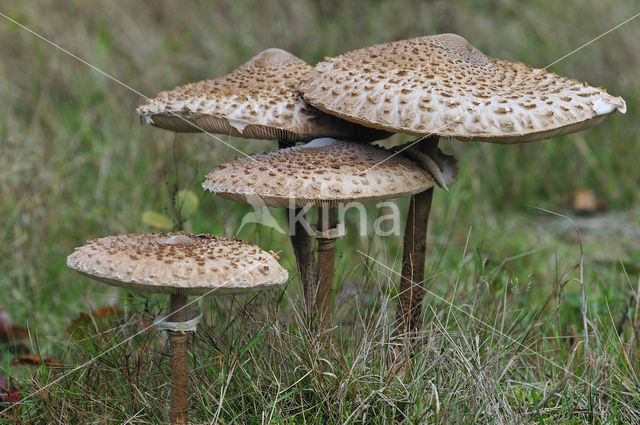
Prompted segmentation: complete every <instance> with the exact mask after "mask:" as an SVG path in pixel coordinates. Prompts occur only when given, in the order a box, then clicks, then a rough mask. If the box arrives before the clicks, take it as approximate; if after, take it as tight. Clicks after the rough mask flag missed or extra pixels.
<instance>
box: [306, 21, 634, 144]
mask: <svg viewBox="0 0 640 425" xmlns="http://www.w3.org/2000/svg"><path fill="white" fill-rule="evenodd" d="M300 89H301V90H302V91H303V93H304V99H305V100H306V101H307V102H309V103H310V104H311V105H313V106H315V107H316V108H318V109H320V110H322V111H325V112H327V113H330V114H333V115H336V116H338V117H340V118H343V119H346V120H349V121H353V122H355V123H359V124H362V125H365V126H370V127H373V128H378V129H382V130H386V131H390V132H395V133H406V134H412V135H416V136H425V135H430V134H436V135H439V136H441V137H450V138H456V139H459V140H477V141H484V142H495V143H520V142H529V141H534V140H540V139H545V138H548V137H553V136H559V135H562V134H567V133H571V132H574V131H578V130H581V129H584V128H587V127H590V126H592V125H595V124H597V123H599V122H601V121H602V120H604V119H605V118H606V117H607V116H608V115H609V114H611V113H612V112H614V111H616V110H618V111H620V112H622V113H624V112H625V111H626V105H625V102H624V100H623V99H622V98H620V97H614V96H611V95H609V94H608V93H607V92H606V91H605V90H604V89H601V88H595V87H590V86H589V85H587V83H581V82H579V81H576V80H572V79H569V78H565V77H561V76H559V75H556V74H553V73H549V72H547V71H545V70H544V69H534V68H530V67H528V66H526V65H524V64H522V63H519V62H518V63H512V62H508V61H504V60H500V59H494V58H490V57H488V56H486V55H484V54H483V53H482V52H481V51H479V50H478V49H476V48H475V47H473V46H472V45H471V44H469V42H467V40H465V39H464V38H462V37H460V36H459V35H456V34H440V35H432V36H425V37H419V38H414V39H411V40H403V41H395V42H391V43H385V44H378V45H375V46H371V47H365V48H363V49H359V50H354V51H352V52H349V53H345V54H343V55H342V56H339V57H336V58H327V59H326V61H324V62H320V63H319V64H318V65H316V67H315V69H314V70H313V71H312V72H309V73H308V74H307V75H306V76H305V78H304V81H303V82H302V84H301V85H300Z"/></svg>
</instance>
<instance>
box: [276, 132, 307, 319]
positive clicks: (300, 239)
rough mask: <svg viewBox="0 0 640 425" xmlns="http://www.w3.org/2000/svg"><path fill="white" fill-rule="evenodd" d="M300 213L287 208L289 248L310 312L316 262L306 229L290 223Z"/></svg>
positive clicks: (284, 145)
mask: <svg viewBox="0 0 640 425" xmlns="http://www.w3.org/2000/svg"><path fill="white" fill-rule="evenodd" d="M288 147H291V144H289V143H287V142H284V141H281V140H279V141H278V149H284V148H288ZM301 211H302V209H300V208H296V209H290V208H287V222H288V223H289V236H290V238H291V246H292V247H293V253H294V254H295V256H296V265H297V267H298V274H299V275H300V282H301V283H302V292H303V295H304V302H305V307H306V309H307V311H310V309H311V307H312V306H313V305H314V304H315V293H316V292H315V287H316V285H315V279H316V277H315V274H316V262H315V258H313V244H312V240H311V236H309V234H308V233H307V229H305V226H304V223H303V222H302V221H299V220H296V221H295V223H293V226H292V223H291V222H292V221H293V220H294V219H295V217H298V215H299V214H300V213H301ZM302 218H303V219H304V218H305V216H304V215H302ZM292 227H293V228H292ZM292 231H293V232H292Z"/></svg>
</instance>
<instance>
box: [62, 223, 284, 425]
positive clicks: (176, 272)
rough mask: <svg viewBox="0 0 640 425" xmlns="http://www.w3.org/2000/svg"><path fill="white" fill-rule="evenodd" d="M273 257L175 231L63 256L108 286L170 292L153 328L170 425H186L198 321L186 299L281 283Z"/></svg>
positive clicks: (115, 240) (109, 240) (112, 240)
mask: <svg viewBox="0 0 640 425" xmlns="http://www.w3.org/2000/svg"><path fill="white" fill-rule="evenodd" d="M277 259H278V257H277V255H275V254H274V253H272V252H269V253H267V252H265V251H263V250H262V249H260V248H259V247H257V246H255V245H250V244H247V243H245V242H242V241H240V240H237V239H224V238H221V237H218V236H212V235H206V234H200V235H192V234H188V233H183V232H179V233H151V234H133V235H122V236H108V237H105V238H101V239H95V240H92V241H89V242H87V244H86V245H84V246H82V247H79V248H76V250H75V252H74V253H73V254H71V255H69V257H67V266H68V267H69V268H71V269H73V270H75V271H77V272H79V273H82V274H84V275H86V276H88V277H90V278H92V279H95V280H99V281H101V282H104V283H107V284H110V285H116V286H121V287H125V288H127V289H130V290H134V291H139V292H156V293H169V294H171V301H170V312H169V315H168V316H166V317H162V318H160V320H158V321H157V322H156V325H157V326H158V327H160V328H161V329H165V330H167V331H168V332H169V335H170V344H171V409H170V419H171V423H172V424H186V423H187V407H188V402H187V401H188V400H187V396H188V388H189V380H188V371H187V369H188V366H187V336H188V333H190V332H193V331H195V329H196V326H197V323H198V321H199V319H200V317H201V314H196V315H195V316H194V317H188V316H187V309H186V307H187V305H188V304H187V296H188V295H201V296H205V295H222V294H236V293H243V292H249V291H258V290H261V289H266V288H269V287H273V286H276V285H280V284H282V283H284V282H285V281H286V280H287V278H288V275H287V271H286V270H285V269H284V268H282V266H280V264H278V262H277V261H276V260H277ZM169 320H170V321H169Z"/></svg>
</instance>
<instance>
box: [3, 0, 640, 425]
mask: <svg viewBox="0 0 640 425" xmlns="http://www.w3.org/2000/svg"><path fill="white" fill-rule="evenodd" d="M528 3H529V4H527V5H526V6H523V5H522V2H515V1H510V0H495V1H484V2H472V1H470V0H468V1H466V0H465V1H459V2H455V3H454V2H446V1H430V2H423V1H420V2H419V1H414V2H411V1H381V0H378V1H364V0H363V1H352V2H338V1H324V2H321V3H318V4H315V2H312V1H310V0H308V1H299V2H295V3H293V2H291V3H290V2H285V1H263V2H259V3H255V2H249V1H244V0H239V1H233V2H223V1H214V2H198V3H189V4H188V5H187V4H185V3H179V2H164V1H159V2H158V1H156V2H136V3H135V4H134V3H131V2H112V1H98V2H62V1H39V2H36V3H30V4H25V3H19V2H8V1H0V12H2V13H4V14H7V15H9V16H10V17H12V18H13V19H16V20H18V21H20V22H21V23H23V24H24V25H26V26H27V27H29V28H31V29H33V30H34V31H36V32H39V33H41V34H42V35H43V36H45V37H47V38H49V39H51V40H52V41H53V42H55V43H58V44H60V45H61V46H62V47H64V48H65V49H68V50H69V51H71V52H73V53H74V54H76V55H78V56H79V57H81V58H83V59H85V60H86V61H87V62H89V63H91V64H93V65H95V66H96V67H98V68H100V69H102V70H104V71H105V72H107V73H109V74H110V75H112V76H113V77H115V78H117V79H119V80H121V81H122V82H124V83H125V84H127V85H128V86H130V87H131V88H133V89H135V90H137V91H139V92H140V93H143V94H145V95H147V96H150V95H153V94H155V93H156V92H157V91H159V90H161V89H166V88H171V87H174V86H175V85H177V84H181V83H184V82H187V81H195V80H199V79H202V78H206V77H214V76H218V75H222V74H224V73H225V72H228V71H230V70H231V69H233V68H234V67H236V66H237V65H239V64H241V63H242V62H244V61H245V60H247V59H248V58H249V57H251V56H252V55H253V54H255V53H256V52H258V51H260V50H262V49H264V48H267V47H281V48H284V49H287V50H289V51H291V52H293V53H295V54H297V55H298V56H300V57H301V58H303V59H305V60H307V61H308V62H310V63H315V62H317V61H318V60H321V59H322V57H323V56H325V55H335V54H339V53H340V52H343V51H347V50H350V49H353V48H358V47H362V46H366V45H370V44H372V43H376V42H382V41H387V40H394V39H401V38H408V37H412V36H419V35H424V34H428V33H437V32H457V33H460V34H462V35H463V36H465V37H466V38H467V39H468V40H469V41H470V42H471V43H472V44H474V45H476V46H477V47H478V48H480V49H481V50H483V51H485V52H487V53H488V54H489V55H491V56H496V57H501V58H505V59H510V60H522V61H524V62H525V63H527V64H530V65H532V66H536V67H544V66H546V65H548V64H550V63H553V62H554V61H556V60H557V59H559V58H561V57H563V56H564V55H566V54H567V53H569V52H571V51H572V50H574V49H575V48H577V47H579V46H581V45H582V44H583V43H586V42H588V41H589V40H591V39H593V38H594V37H596V36H598V35H600V34H602V33H604V32H605V31H607V30H609V29H610V28H612V27H614V26H615V25H617V24H618V23H620V22H622V21H624V20H625V19H627V18H629V17H631V16H633V15H634V14H635V13H638V12H639V11H640V10H637V8H638V5H637V4H636V2H635V1H633V0H620V1H616V2H610V1H606V2H598V1H595V0H587V1H573V0H571V1H566V2H556V1H551V0H541V1H537V2H528ZM638 39H640V20H638V19H636V20H634V21H632V22H629V23H628V24H627V25H625V26H623V27H622V28H620V29H618V30H616V31H614V32H612V33H611V34H608V35H606V36H605V37H603V38H601V39H599V40H597V41H595V42H594V43H592V44H590V45H588V46H586V47H585V48H584V49H582V50H580V51H578V52H576V53H575V54H572V55H571V56H569V57H567V58H566V59H563V60H562V61H560V62H558V63H557V64H555V65H553V66H552V67H551V68H550V69H551V70H552V71H554V72H557V73H559V74H563V75H567V76H571V77H573V78H577V79H580V80H585V81H588V82H590V83H591V84H594V85H601V86H604V87H606V88H607V89H608V90H609V92H610V93H613V94H615V95H622V96H623V97H624V98H625V99H626V100H627V105H628V112H627V115H626V116H622V115H616V116H613V117H611V118H610V119H609V120H608V121H607V122H605V123H604V124H602V125H600V126H599V127H597V128H593V129H591V130H588V131H586V132H582V133H578V134H575V135H570V136H565V137H560V138H556V139H552V140H548V141H544V142H540V143H532V144H527V145H521V146H496V145H488V144H463V143H459V142H455V141H446V142H442V143H441V144H442V146H443V148H444V150H445V151H447V152H449V153H453V154H455V155H456V156H457V157H458V159H459V162H460V165H461V170H462V172H461V176H460V180H459V181H458V183H457V184H456V185H455V186H454V187H452V190H451V192H450V193H443V192H437V193H436V195H435V200H434V208H433V211H432V219H431V223H430V233H429V243H430V246H431V247H432V248H431V249H430V253H429V258H428V268H429V274H428V279H429V281H428V282H429V283H428V288H429V290H430V293H429V294H428V296H427V299H426V301H425V314H424V318H423V319H424V334H423V335H420V336H419V337H417V338H416V341H415V343H416V348H415V351H414V354H415V355H414V356H413V357H412V360H411V361H410V362H407V363H399V364H398V363H397V362H394V361H393V359H392V358H391V357H392V355H391V354H392V353H393V351H394V350H392V349H391V347H392V346H393V345H394V344H398V341H396V340H394V339H393V338H392V337H391V335H390V333H391V330H392V329H393V323H392V320H393V310H394V308H395V300H394V295H395V292H394V288H395V285H396V284H397V282H398V278H397V275H396V274H394V271H393V270H395V271H397V270H398V268H399V257H400V241H399V239H398V238H395V237H387V238H359V237H358V236H356V235H351V236H349V237H348V238H346V239H345V240H344V241H343V242H341V243H339V245H338V246H339V249H340V254H339V261H338V271H337V279H336V282H337V285H338V287H337V288H336V289H337V293H336V325H337V328H336V329H334V330H333V332H332V336H331V337H329V336H328V335H316V334H315V333H313V332H311V331H310V330H309V329H308V327H307V326H306V325H305V324H304V323H303V322H302V321H300V320H299V318H298V316H297V314H296V312H297V311H298V306H299V305H300V302H299V300H300V289H299V282H298V281H297V279H296V277H295V276H294V277H293V278H292V280H291V281H290V282H289V284H288V285H287V287H286V288H285V289H284V290H283V291H279V292H273V293H269V294H262V295H259V296H257V297H251V298H235V299H207V300H205V301H202V302H201V303H200V304H201V308H202V309H203V310H204V311H205V312H206V320H205V324H204V325H203V326H202V327H201V329H200V331H199V332H198V334H197V336H196V337H195V341H194V344H193V352H194V356H193V357H192V358H191V367H192V369H193V370H194V371H195V373H194V374H193V378H192V389H193V398H192V401H191V406H192V410H193V412H192V413H193V417H194V422H196V423H197V422H203V423H318V424H320V423H423V422H428V423H450V422H463V423H471V422H479V423H520V422H526V421H529V420H530V421H533V422H536V423H583V422H592V423H637V422H638V420H639V419H638V418H639V417H640V397H639V392H638V390H639V389H640V385H639V380H638V373H639V372H640V369H639V367H638V364H639V363H638V362H639V360H640V345H639V341H638V335H637V332H638V330H640V321H638V318H639V316H638V314H639V313H640V312H639V309H638V306H639V302H640V295H639V288H638V280H639V274H640V266H639V261H640V249H639V248H640V243H638V240H640V239H639V238H638V235H639V233H640V213H638V212H637V205H638V204H639V202H640V190H638V183H637V182H638V181H639V180H640V168H639V167H637V158H638V157H640V144H638V143H636V142H637V140H638V138H637V137H638V136H637V135H638V134H639V133H640V121H638V120H636V119H635V115H636V112H637V110H638V106H639V105H640V90H639V89H640V82H639V81H638V77H637V75H638V69H640V53H639V51H638V48H637V40H638ZM0 40H2V41H1V42H0V54H1V55H2V58H3V59H2V61H0V106H1V110H2V111H3V112H4V113H3V114H2V116H1V117H0V199H2V202H0V217H1V218H2V222H3V224H2V226H1V227H0V247H1V248H0V294H1V295H0V307H1V308H2V309H3V310H4V311H5V312H6V313H7V314H8V315H9V316H10V317H11V318H12V319H13V321H14V323H15V324H19V325H22V326H26V327H28V329H29V332H30V334H29V336H30V337H29V341H28V343H27V345H28V348H29V349H30V350H31V351H34V352H38V353H40V354H41V355H42V356H43V357H54V358H55V359H57V361H58V362H59V363H60V364H61V366H60V367H56V368H53V369H49V368H39V369H37V370H36V369H27V368H25V367H13V366H10V363H12V362H13V361H14V360H15V355H16V353H15V352H14V351H15V350H14V347H12V344H10V343H6V342H0V344H1V345H0V353H2V366H0V370H1V371H2V372H0V375H1V374H3V373H6V374H9V375H11V376H13V377H14V378H16V380H17V381H16V382H18V384H19V385H20V387H21V388H23V389H24V391H25V395H26V394H29V393H31V392H33V391H36V390H37V389H39V388H43V389H42V390H41V391H40V392H38V393H37V394H36V395H35V396H33V397H32V398H29V399H27V400H26V401H25V404H24V407H23V408H18V409H14V411H13V416H12V417H10V418H9V417H3V416H0V421H3V420H5V421H7V422H18V423H20V422H23V423H105V424H106V423H123V422H126V421H129V422H128V423H161V422H163V421H166V420H167V415H166V404H167V398H168V384H167V382H168V373H169V370H168V361H167V354H168V351H167V348H166V346H164V345H163V343H162V340H161V336H160V335H156V334H151V333H144V334H142V335H140V336H138V337H136V338H134V339H133V341H131V342H129V343H126V344H124V345H117V344H118V343H119V342H120V341H123V340H124V339H125V338H126V337H127V336H130V335H132V334H134V333H135V332H137V331H138V330H139V329H140V326H142V325H141V324H140V323H145V320H146V321H148V320H149V318H150V317H153V315H154V314H157V313H158V312H159V311H160V310H161V309H162V308H163V307H164V303H165V301H166V300H164V299H163V298H161V297H158V298H156V297H151V298H149V299H146V298H143V297H139V296H135V295H132V294H126V293H125V292H123V291H120V290H116V289H112V288H108V287H104V286H103V285H100V284H97V283H94V282H91V281H89V280H87V279H85V278H81V277H79V276H78V275H75V274H73V273H72V272H70V271H69V270H67V269H66V267H65V257H66V255H68V254H69V253H70V252H71V251H72V250H73V247H74V246H78V245H80V244H82V243H83V242H84V241H85V240H86V239H88V238H94V237H99V236H105V235H108V234H113V233H126V232H140V231H147V230H150V229H149V227H148V226H146V225H145V224H143V223H142V221H141V214H142V212H143V211H145V210H156V211H163V210H165V209H167V208H168V206H169V193H170V190H169V186H170V185H171V184H173V183H174V182H177V184H178V186H179V187H180V188H181V189H191V190H192V191H193V192H194V193H196V194H197V196H198V198H199V201H200V206H199V208H198V210H197V211H196V213H195V215H194V216H193V217H192V218H190V220H189V221H188V222H187V227H188V229H189V230H192V231H195V232H212V233H219V234H224V235H226V236H233V235H235V234H236V230H237V228H238V226H239V224H240V220H241V218H242V216H243V215H244V214H245V213H246V212H249V211H250V210H249V209H248V208H246V207H245V206H243V205H237V204H234V203H231V202H229V201H225V200H223V199H219V198H216V197H212V196H211V195H210V194H205V193H203V192H202V191H201V189H200V184H201V181H202V179H203V176H204V174H205V173H206V172H207V171H209V170H210V169H212V168H213V167H215V165H216V164H217V163H219V162H223V161H227V160H229V159H231V158H233V157H234V155H235V152H234V151H233V150H231V149H229V148H228V147H226V146H225V145H224V144H223V143H221V142H220V141H216V140H212V139H211V138H210V137H208V136H204V135H177V136H176V135H174V134H171V133H169V132H165V131H161V130H159V129H154V128H148V127H142V126H140V125H139V123H138V121H137V117H136V115H135V107H136V106H137V105H138V104H140V103H142V102H143V99H142V98H141V97H140V96H139V95H138V94H136V93H134V92H132V91H131V90H130V89H128V88H126V87H123V86H122V85H119V84H117V83H115V82H113V81H112V80H110V79H108V78H106V77H105V76H104V75H101V74H100V73H97V72H96V71H94V70H92V69H90V68H89V67H87V66H86V65H85V64H82V63H81V62H79V61H77V60H75V59H73V58H72V57H70V56H69V55H67V54H65V53H63V52H61V51H59V50H56V49H55V48H53V47H52V46H51V45H49V44H47V43H46V42H44V41H42V40H40V39H38V38H37V37H35V36H34V35H33V34H30V33H28V32H26V31H25V30H23V29H20V28H19V27H17V26H16V25H14V24H11V23H10V22H8V21H6V20H4V19H3V18H0ZM400 139H402V138H400ZM223 140H224V141H227V142H230V143H232V144H233V146H235V147H237V148H239V149H241V150H242V151H244V152H247V153H253V152H261V151H264V150H269V149H275V147H276V146H275V142H265V141H243V140H239V139H230V138H228V137H223ZM397 141H401V140H397ZM174 146H175V149H174ZM174 152H175V155H174ZM173 164H177V166H178V172H177V173H174V168H173ZM579 188H587V189H591V190H593V191H595V193H596V194H597V196H598V197H599V199H600V200H601V202H602V203H603V205H606V207H607V208H608V212H606V213H602V214H600V215H598V216H597V217H593V218H577V219H576V223H577V224H578V227H579V228H580V234H581V235H582V237H583V248H584V256H583V257H581V247H580V244H579V238H578V237H577V233H576V232H575V231H574V230H573V228H572V227H571V226H570V225H569V224H568V222H567V220H565V219H563V218H560V217H557V216H554V215H551V214H548V213H545V212H543V211H541V210H539V209H536V208H544V209H549V210H553V211H556V212H559V213H563V214H571V199H572V194H573V193H574V191H575V190H576V189H579ZM398 202H399V204H400V206H401V209H402V211H406V208H407V200H406V199H402V200H399V201H398ZM534 207H535V208H534ZM274 214H275V216H276V218H277V219H278V220H279V221H280V223H282V224H284V222H285V220H284V216H281V215H278V213H277V212H274ZM355 221H356V217H352V222H351V223H349V224H348V227H349V226H352V227H353V226H354V225H355ZM238 236H239V237H241V238H243V239H245V240H249V241H251V242H254V243H258V244H260V245H261V246H263V247H264V248H266V249H273V250H283V255H282V259H283V264H284V265H285V266H286V267H287V268H288V269H289V270H290V271H292V272H293V270H294V267H293V263H292V261H293V256H292V253H291V251H290V248H289V245H288V241H287V240H286V239H285V238H283V237H282V236H281V235H280V234H278V233H276V232H274V231H272V230H269V229H265V228H260V227H257V226H255V225H251V226H248V227H246V228H244V229H243V230H242V231H241V232H240V233H239V234H238ZM359 251H360V252H359ZM363 253H366V254H367V255H368V256H370V258H369V257H367V256H365V255H364V254H363ZM107 305H117V306H119V307H121V308H123V309H124V313H122V314H120V313H117V314H114V315H112V316H109V317H108V318H105V319H101V318H99V319H95V320H96V323H95V324H93V323H91V321H89V323H85V322H82V321H81V322H79V323H80V325H78V326H79V327H80V329H79V330H77V329H76V328H74V329H76V331H75V332H74V333H70V332H69V331H68V329H67V328H68V326H69V323H70V321H71V320H72V319H74V318H77V317H78V315H79V314H80V313H82V312H88V311H91V310H93V309H95V308H96V307H101V306H107ZM134 319H136V320H134ZM77 323H78V322H76V324H77ZM83 323H84V324H83ZM585 325H586V326H585ZM74 326H75V325H74ZM106 329H112V330H111V331H109V332H106V333H100V332H97V331H98V330H106ZM110 348H111V349H112V350H111V351H109V352H108V353H107V354H105V355H104V356H102V357H100V358H99V359H98V360H97V361H96V362H94V363H89V364H87V365H86V366H83V367H81V368H79V369H78V370H76V371H75V372H71V373H69V374H68V375H66V376H65V375H63V374H64V372H65V371H68V370H71V369H72V368H74V367H77V366H80V365H83V364H84V363H85V362H88V361H89V360H90V359H91V358H93V356H95V355H96V354H98V353H102V352H104V351H105V350H108V349H110ZM61 376H65V377H64V378H62V379H60V380H59V381H56V379H58V378H59V377H61ZM48 384H50V386H46V385H48Z"/></svg>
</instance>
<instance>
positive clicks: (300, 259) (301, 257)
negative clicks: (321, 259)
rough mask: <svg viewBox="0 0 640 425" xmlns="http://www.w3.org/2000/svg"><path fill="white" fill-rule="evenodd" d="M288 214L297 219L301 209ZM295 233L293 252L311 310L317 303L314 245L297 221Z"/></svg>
mask: <svg viewBox="0 0 640 425" xmlns="http://www.w3.org/2000/svg"><path fill="white" fill-rule="evenodd" d="M288 212H289V219H290V220H291V213H293V216H294V217H297V216H298V214H300V212H301V209H300V208H296V209H295V210H288ZM303 218H304V216H303ZM293 231H294V233H292V234H291V245H292V246H293V252H294V254H295V256H296V263H297V265H298V273H299V274H300V282H302V291H303V295H304V301H305V305H306V308H307V309H309V308H311V306H313V305H314V303H315V302H314V301H315V279H316V277H315V273H316V261H315V258H314V257H313V244H312V240H311V236H309V234H308V233H307V230H306V229H305V227H304V224H303V223H302V222H300V221H296V223H294V229H293Z"/></svg>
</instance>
